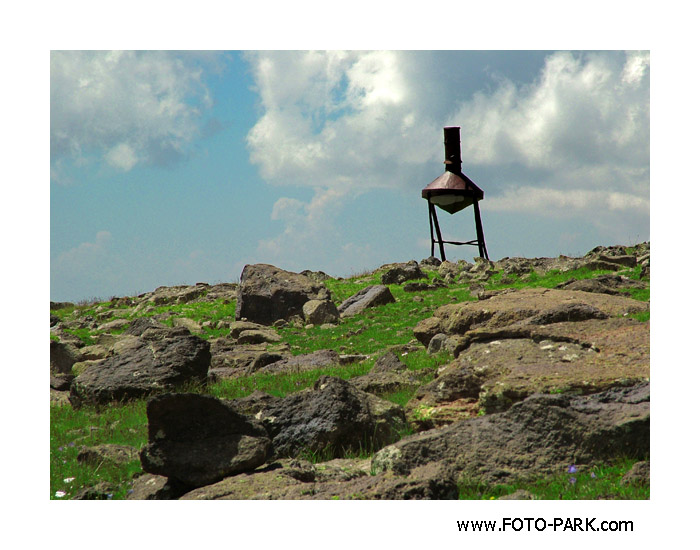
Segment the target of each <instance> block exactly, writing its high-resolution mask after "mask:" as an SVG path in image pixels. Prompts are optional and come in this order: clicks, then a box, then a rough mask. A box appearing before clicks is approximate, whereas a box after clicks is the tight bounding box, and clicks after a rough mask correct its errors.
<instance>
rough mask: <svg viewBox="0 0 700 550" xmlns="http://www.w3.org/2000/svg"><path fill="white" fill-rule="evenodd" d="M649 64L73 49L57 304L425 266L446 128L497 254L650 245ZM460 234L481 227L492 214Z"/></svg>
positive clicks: (511, 55)
mask: <svg viewBox="0 0 700 550" xmlns="http://www.w3.org/2000/svg"><path fill="white" fill-rule="evenodd" d="M649 59H650V56H649V52H648V51H605V50H602V51H517V50H511V51H507V50H506V51H429V50H423V51H402V50H388V51H374V50H368V51H357V50H351V51H336V50H333V51H324V50H321V51H297V50H292V51H271V52H264V51H257V50H250V51H246V52H240V51H214V52H203V51H196V52H195V51H184V52H177V51H166V52H159V51H150V50H148V51H138V52H134V51H117V52H110V51H65V50H54V51H52V53H51V61H50V67H51V68H50V71H51V130H50V132H51V185H50V235H51V239H50V240H51V299H52V300H71V301H76V300H81V299H87V298H92V297H99V298H108V297H110V296H115V295H116V296H120V295H133V294H136V293H140V292H146V291H150V290H153V289H154V288H156V287H158V286H160V285H174V284H193V283H195V282H199V281H204V282H209V283H216V282H223V281H235V280H237V279H238V277H239V276H240V273H241V271H242V269H243V266H244V265H245V264H248V263H258V262H261V263H271V264H274V265H277V266H279V267H282V268H285V269H289V270H292V271H301V270H303V269H313V270H323V271H325V272H327V273H329V274H331V275H334V276H347V275H351V274H353V273H357V272H360V271H363V270H365V269H372V268H376V267H378V266H379V265H381V264H383V263H388V262H394V261H406V260H409V259H417V260H420V259H421V258H425V257H427V256H428V255H429V252H430V244H429V228H428V220H427V207H426V203H425V201H424V200H423V199H421V197H420V191H421V189H422V188H423V187H424V186H425V185H427V184H428V183H429V182H430V181H432V180H433V179H434V178H435V177H437V176H439V175H440V174H441V173H442V171H443V170H444V166H443V164H442V161H443V155H444V152H443V145H442V128H443V127H444V126H460V127H461V128H462V159H463V171H464V172H465V173H466V174H467V175H468V176H469V177H470V178H471V179H473V180H474V181H475V182H476V183H477V184H478V185H479V186H480V187H481V188H482V189H483V190H484V192H485V199H484V201H483V202H481V203H480V206H481V213H482V218H483V225H484V232H485V238H486V244H487V247H488V251H489V255H490V257H491V259H493V260H496V259H499V258H502V257H505V256H529V257H534V256H556V255H558V254H568V255H576V254H583V253H585V252H587V251H588V250H590V249H591V248H593V247H594V246H596V245H599V244H603V245H610V244H634V243H636V242H641V241H645V240H649V231H650V212H649V208H650V185H649V182H650V169H649V168H650V161H649V144H650V118H649V117H650V102H649V96H650V88H649V83H650V61H649ZM440 222H441V226H443V232H444V233H445V234H446V237H451V238H453V239H456V240H468V239H471V238H474V237H475V234H474V222H473V213H472V209H468V210H467V211H463V212H460V213H457V214H455V215H454V216H449V215H447V214H446V213H441V215H440ZM447 255H448V259H452V260H456V259H459V258H466V259H469V260H471V258H472V257H473V256H475V255H477V252H476V248H472V247H448V248H447Z"/></svg>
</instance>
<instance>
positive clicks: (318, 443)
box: [256, 376, 405, 456]
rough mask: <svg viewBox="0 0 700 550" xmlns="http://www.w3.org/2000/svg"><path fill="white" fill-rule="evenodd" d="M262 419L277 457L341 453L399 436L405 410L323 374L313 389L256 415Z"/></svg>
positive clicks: (274, 404) (346, 382)
mask: <svg viewBox="0 0 700 550" xmlns="http://www.w3.org/2000/svg"><path fill="white" fill-rule="evenodd" d="M256 416H257V417H259V418H261V419H262V420H263V422H264V423H265V427H266V428H267V430H268V432H269V433H270V436H271V437H272V443H273V446H274V450H275V454H276V456H296V455H297V454H298V453H300V452H302V451H312V452H321V451H322V452H328V453H330V454H332V455H333V456H342V455H343V454H344V453H345V451H346V450H351V449H352V450H359V449H360V448H365V449H367V448H370V447H373V448H378V447H381V446H383V445H386V444H388V443H390V442H392V441H396V439H397V438H398V430H399V429H400V428H401V427H402V426H403V425H404V423H405V416H404V413H403V409H402V408H401V407H399V406H398V405H395V404H394V403H390V402H388V401H384V400H382V399H379V398H378V397H376V396H374V395H371V394H368V393H365V392H362V391H360V390H358V389H356V388H355V387H354V386H353V385H352V384H351V383H350V382H348V381H346V380H342V379H340V378H335V377H330V376H322V377H321V378H319V379H318V380H317V381H316V383H315V384H314V387H313V389H310V390H305V391H301V392H299V393H295V394H292V395H289V396H287V397H285V398H283V399H280V400H279V401H276V402H274V403H272V404H271V406H269V407H266V408H265V409H263V410H262V411H260V412H259V413H258V415H256Z"/></svg>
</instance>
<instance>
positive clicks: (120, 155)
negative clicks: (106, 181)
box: [105, 143, 138, 172]
mask: <svg viewBox="0 0 700 550" xmlns="http://www.w3.org/2000/svg"><path fill="white" fill-rule="evenodd" d="M105 160H106V161H107V163H108V164H110V165H112V166H114V167H115V168H120V169H121V170H124V171H125V172H128V171H129V170H131V169H132V168H133V167H134V166H135V165H136V163H137V162H138V157H137V156H136V151H134V149H133V148H132V147H131V145H129V144H128V143H120V144H119V145H115V146H114V147H112V148H111V149H110V150H109V151H108V152H107V154H106V155H105Z"/></svg>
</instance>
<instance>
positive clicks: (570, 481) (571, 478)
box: [569, 477, 576, 485]
mask: <svg viewBox="0 0 700 550" xmlns="http://www.w3.org/2000/svg"><path fill="white" fill-rule="evenodd" d="M569 483H571V485H575V484H576V478H575V477H570V478H569Z"/></svg>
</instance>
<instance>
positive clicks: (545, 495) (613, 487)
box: [459, 458, 650, 500]
mask: <svg viewBox="0 0 700 550" xmlns="http://www.w3.org/2000/svg"><path fill="white" fill-rule="evenodd" d="M635 462H637V459H633V458H623V459H619V460H618V461H616V462H613V463H612V464H608V465H600V466H595V467H593V468H589V469H587V470H580V471H576V472H574V473H570V472H569V471H568V470H566V471H564V472H562V473H561V474H559V475H553V476H547V477H543V478H541V479H536V480H532V481H529V482H527V481H526V482H521V483H514V484H499V485H486V484H484V483H480V482H478V481H470V480H468V479H463V480H462V481H461V483H460V484H459V498H460V500H493V499H497V498H499V497H502V496H506V495H510V494H512V493H514V492H515V491H517V490H519V489H522V490H525V491H529V492H530V493H532V494H533V495H534V496H535V498H536V499H538V500H595V499H601V498H602V499H624V500H647V499H649V494H650V487H649V484H648V483H645V484H637V485H621V484H620V480H621V479H622V476H624V475H625V474H626V473H627V472H628V471H629V470H630V468H631V467H632V466H633V465H634V463H635Z"/></svg>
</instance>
